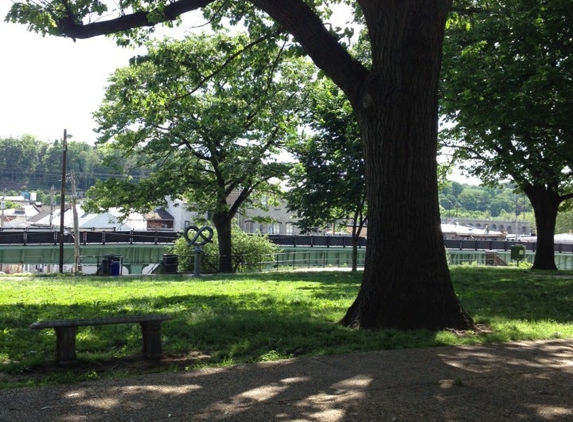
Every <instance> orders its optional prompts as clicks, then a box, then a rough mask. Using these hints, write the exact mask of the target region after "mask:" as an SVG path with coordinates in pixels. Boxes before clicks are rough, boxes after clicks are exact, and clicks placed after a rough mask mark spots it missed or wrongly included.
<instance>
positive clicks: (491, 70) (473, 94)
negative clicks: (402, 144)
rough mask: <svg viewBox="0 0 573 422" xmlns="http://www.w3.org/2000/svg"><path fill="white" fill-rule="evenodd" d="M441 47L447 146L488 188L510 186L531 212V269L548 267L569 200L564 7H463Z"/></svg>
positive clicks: (569, 7) (567, 5)
mask: <svg viewBox="0 0 573 422" xmlns="http://www.w3.org/2000/svg"><path fill="white" fill-rule="evenodd" d="M469 3H472V4H473V5H475V6H476V8H475V13H470V14H468V15H467V16H462V15H457V14H454V17H453V19H452V20H451V21H450V27H449V28H448V32H447V36H446V40H445V44H444V51H445V53H444V57H445V58H446V59H445V60H444V67H443V73H442V75H443V83H442V103H441V107H442V113H443V114H444V115H445V121H446V122H447V123H449V124H450V125H449V127H448V129H446V130H444V133H445V138H446V143H449V145H450V146H451V147H454V148H456V154H457V156H458V157H459V158H460V159H461V160H463V162H462V165H461V166H462V167H463V168H465V169H466V171H467V172H468V173H469V174H472V175H474V176H478V177H480V178H481V180H482V181H484V182H485V183H488V184H490V185H496V184H497V183H498V181H499V180H500V179H501V180H507V179H510V180H512V182H513V184H514V185H516V186H517V188H518V189H519V190H520V191H522V192H524V193H525V194H526V195H527V196H528V198H529V200H530V201H531V203H532V205H533V208H534V210H535V219H536V227H537V239H538V242H537V244H538V248H537V250H536V255H535V262H534V268H537V269H548V270H551V269H555V263H554V258H553V255H554V241H553V234H554V232H555V221H556V216H557V214H558V208H559V206H560V204H561V203H562V202H564V201H567V200H569V199H571V198H573V182H572V180H573V178H572V176H573V172H572V171H573V169H572V168H571V162H572V159H573V142H572V141H573V123H572V120H571V115H572V114H573V103H572V102H571V100H570V99H571V98H572V97H573V85H572V84H571V80H572V79H573V60H571V57H572V51H571V45H570V44H571V39H572V37H573V29H572V28H573V3H572V2H566V1H553V0H527V1H521V0H508V1H504V2H489V1H481V0H476V1H472V2H469Z"/></svg>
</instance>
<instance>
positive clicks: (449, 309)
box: [341, 1, 473, 330]
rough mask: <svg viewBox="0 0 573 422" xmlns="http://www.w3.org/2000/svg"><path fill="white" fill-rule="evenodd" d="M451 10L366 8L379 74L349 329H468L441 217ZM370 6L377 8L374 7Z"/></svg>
mask: <svg viewBox="0 0 573 422" xmlns="http://www.w3.org/2000/svg"><path fill="white" fill-rule="evenodd" d="M446 3H447V2H440V1H402V2H395V1H388V2H384V6H383V7H381V6H380V5H379V4H378V2H371V1H364V2H361V4H364V5H365V7H363V10H364V14H365V17H366V20H367V24H368V27H369V32H370V34H371V41H372V49H373V68H372V70H371V71H370V74H369V76H368V80H367V83H366V85H365V87H364V90H363V93H362V100H361V103H360V104H358V106H356V105H355V109H356V112H357V117H358V120H359V123H360V127H361V131H362V136H363V141H364V154H365V159H366V180H367V187H368V215H369V216H370V218H369V221H368V241H367V248H366V267H365V271H364V276H363V281H362V286H361V288H360V292H359V294H358V297H357V298H356V300H355V302H354V303H353V305H352V306H351V307H350V308H349V309H348V311H347V314H346V316H345V317H344V318H343V319H342V321H341V323H342V324H344V325H346V326H351V327H363V328H383V327H388V328H398V329H416V328H426V329H430V330H440V329H444V328H454V329H468V328H471V327H472V326H473V323H472V320H471V318H470V317H469V316H468V315H467V314H466V312H465V311H464V310H463V308H462V306H461V305H460V303H459V302H458V299H457V297H456V295H455V292H454V289H453V286H452V282H451V279H450V274H449V270H448V266H447V261H446V256H445V249H444V243H443V239H442V233H441V231H440V215H439V208H438V185H437V168H436V153H437V151H436V148H437V125H438V94H437V92H438V80H439V71H440V61H441V46H442V40H443V29H444V24H445V18H446V15H447V13H446V10H445V7H440V6H444V5H446ZM368 5H370V8H368V7H367V6H368Z"/></svg>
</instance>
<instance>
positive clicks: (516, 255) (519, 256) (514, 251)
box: [511, 245, 525, 262]
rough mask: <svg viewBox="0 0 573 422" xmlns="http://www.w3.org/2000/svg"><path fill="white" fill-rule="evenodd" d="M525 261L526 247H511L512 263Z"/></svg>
mask: <svg viewBox="0 0 573 422" xmlns="http://www.w3.org/2000/svg"><path fill="white" fill-rule="evenodd" d="M524 259H525V246H523V245H512V246H511V260H512V261H517V262H519V261H523V260H524Z"/></svg>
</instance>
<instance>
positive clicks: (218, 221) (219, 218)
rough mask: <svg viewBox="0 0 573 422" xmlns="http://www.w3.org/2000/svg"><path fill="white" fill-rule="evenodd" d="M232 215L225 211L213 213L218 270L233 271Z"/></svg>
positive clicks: (223, 271) (222, 271)
mask: <svg viewBox="0 0 573 422" xmlns="http://www.w3.org/2000/svg"><path fill="white" fill-rule="evenodd" d="M232 219H233V218H232V216H229V213H227V212H218V213H214V214H213V224H214V225H215V229H216V230H217V240H218V241H219V272H220V273H232V272H233V256H232V249H231V247H232V240H231V221H232Z"/></svg>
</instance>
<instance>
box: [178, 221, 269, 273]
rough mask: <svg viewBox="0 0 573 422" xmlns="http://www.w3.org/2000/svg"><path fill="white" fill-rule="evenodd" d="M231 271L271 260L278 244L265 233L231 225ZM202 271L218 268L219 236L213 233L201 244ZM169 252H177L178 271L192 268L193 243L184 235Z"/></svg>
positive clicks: (253, 269) (250, 268) (257, 267)
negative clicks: (247, 231)
mask: <svg viewBox="0 0 573 422" xmlns="http://www.w3.org/2000/svg"><path fill="white" fill-rule="evenodd" d="M231 233H232V234H231V242H232V262H233V272H247V271H257V270H259V264H260V262H263V261H273V260H274V257H275V255H276V254H277V253H278V252H279V247H278V246H277V245H275V244H274V243H273V242H271V241H270V240H269V238H268V236H266V235H265V236H262V235H253V234H248V233H245V232H243V231H242V230H241V229H240V228H239V226H237V225H234V227H233V230H232V232H231ZM201 249H202V250H203V254H202V255H201V272H202V273H214V272H217V271H218V269H219V240H218V238H217V236H216V235H215V236H213V242H211V243H207V244H206V245H204V246H201ZM172 253H174V254H176V255H178V256H179V271H183V272H190V273H192V272H193V271H194V264H195V247H194V246H189V245H188V244H187V240H186V239H185V238H179V239H178V240H177V241H176V242H175V245H174V246H173V248H172Z"/></svg>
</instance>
